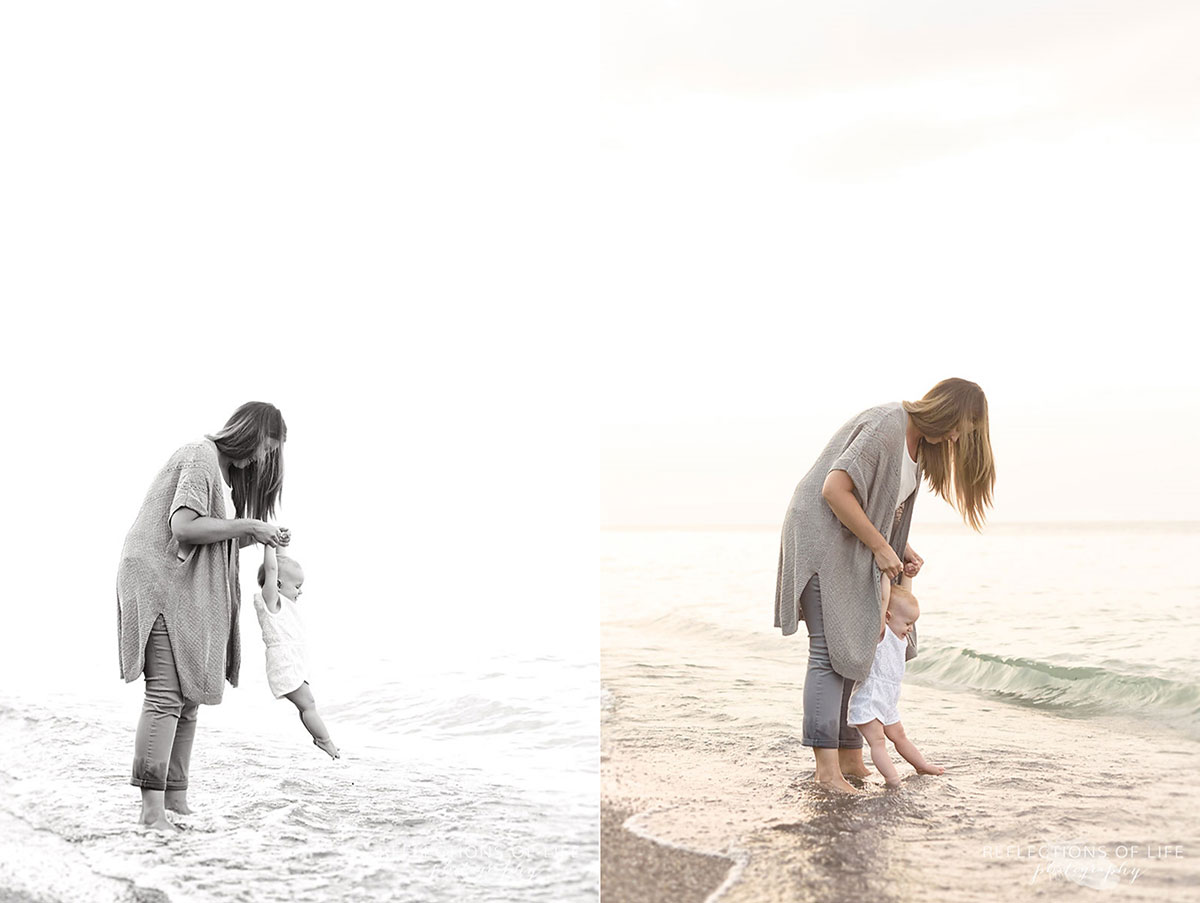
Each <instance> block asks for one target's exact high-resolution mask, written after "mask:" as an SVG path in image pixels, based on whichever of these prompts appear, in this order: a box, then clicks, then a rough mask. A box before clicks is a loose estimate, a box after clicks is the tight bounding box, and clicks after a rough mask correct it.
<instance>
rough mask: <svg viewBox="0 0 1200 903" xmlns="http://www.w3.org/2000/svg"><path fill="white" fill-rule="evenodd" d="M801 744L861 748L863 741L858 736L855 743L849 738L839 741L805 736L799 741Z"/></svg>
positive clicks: (822, 747) (816, 747)
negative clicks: (811, 738)
mask: <svg viewBox="0 0 1200 903" xmlns="http://www.w3.org/2000/svg"><path fill="white" fill-rule="evenodd" d="M800 743H801V745H803V746H811V747H813V748H815V749H862V748H863V741H862V738H861V737H860V738H859V740H858V742H857V743H851V742H850V741H849V740H846V741H843V742H841V743H836V742H830V741H829V740H809V739H808V738H807V737H805V738H804V739H803V740H801V741H800Z"/></svg>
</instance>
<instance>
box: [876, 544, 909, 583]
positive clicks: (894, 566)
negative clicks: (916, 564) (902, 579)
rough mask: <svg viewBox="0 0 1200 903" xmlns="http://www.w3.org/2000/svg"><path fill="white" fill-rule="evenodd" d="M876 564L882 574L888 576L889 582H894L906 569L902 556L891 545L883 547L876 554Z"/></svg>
mask: <svg viewBox="0 0 1200 903" xmlns="http://www.w3.org/2000/svg"><path fill="white" fill-rule="evenodd" d="M875 564H876V566H877V567H878V568H879V570H880V571H881V572H882V573H884V574H887V577H888V579H889V580H894V579H895V578H896V577H897V576H898V575H899V574H900V571H901V570H902V569H903V568H904V564H903V563H902V562H901V561H900V556H899V555H897V554H896V550H895V549H893V548H892V547H891V546H889V545H884V546H881V547H880V549H879V551H878V552H876V553H875Z"/></svg>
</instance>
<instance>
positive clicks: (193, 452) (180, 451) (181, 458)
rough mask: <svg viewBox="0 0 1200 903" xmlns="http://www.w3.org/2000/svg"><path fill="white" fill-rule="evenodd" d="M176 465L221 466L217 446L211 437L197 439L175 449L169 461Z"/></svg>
mask: <svg viewBox="0 0 1200 903" xmlns="http://www.w3.org/2000/svg"><path fill="white" fill-rule="evenodd" d="M169 463H170V464H172V465H175V466H183V465H185V464H200V465H202V466H204V467H212V468H219V462H218V458H217V446H216V445H215V444H214V443H213V441H212V440H211V439H197V440H196V441H194V442H188V443H186V444H185V445H181V446H179V448H177V449H175V453H174V454H173V455H171V460H170V462H169Z"/></svg>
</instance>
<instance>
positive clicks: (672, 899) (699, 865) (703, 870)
mask: <svg viewBox="0 0 1200 903" xmlns="http://www.w3.org/2000/svg"><path fill="white" fill-rule="evenodd" d="M633 814H634V809H632V808H623V807H622V805H621V804H620V803H618V802H616V801H608V800H602V801H601V804H600V887H601V899H602V900H604V901H605V903H703V901H704V900H706V899H708V897H709V895H711V894H712V892H713V891H715V890H716V889H717V888H718V887H720V886H721V883H722V882H723V881H724V880H725V878H726V876H727V875H728V874H729V870H730V868H731V867H732V866H733V865H734V862H733V861H732V860H730V859H725V858H724V857H721V856H705V855H701V854H698V853H691V852H688V851H686V850H680V849H676V848H674V847H670V846H666V845H664V844H660V843H655V842H654V841H651V840H647V839H646V838H644V837H639V836H638V835H637V834H635V833H633V832H632V831H629V830H626V829H625V828H623V827H622V824H623V823H624V822H625V821H626V819H628V818H629V817H630V816H632V815H633Z"/></svg>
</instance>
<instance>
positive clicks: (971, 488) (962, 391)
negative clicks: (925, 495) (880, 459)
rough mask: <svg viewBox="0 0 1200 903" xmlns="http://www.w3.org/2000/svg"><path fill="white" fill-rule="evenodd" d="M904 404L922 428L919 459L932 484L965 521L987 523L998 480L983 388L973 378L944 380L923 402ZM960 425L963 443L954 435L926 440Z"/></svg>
mask: <svg viewBox="0 0 1200 903" xmlns="http://www.w3.org/2000/svg"><path fill="white" fill-rule="evenodd" d="M903 404H904V410H906V411H908V415H909V417H910V418H912V422H913V425H914V426H915V427H916V428H917V429H918V430H919V431H920V433H921V438H920V439H919V440H918V441H917V463H918V464H920V465H921V471H922V473H924V474H925V476H926V478H927V479H928V480H929V486H930V488H931V489H932V490H933V491H934V492H936V493H937V494H938V495H940V496H941V497H942V498H943V499H945V500H946V501H947V502H949V503H950V505H951V506H952V507H954V508H956V509H957V510H958V512H959V513H960V514H961V515H962V518H963V522H964V523H966V524H968V525H969V526H970V527H971V528H972V529H973V530H976V531H978V530H979V529H980V528H982V526H983V523H984V509H986V508H989V507H991V504H992V488H993V487H994V486H995V485H996V465H995V463H994V462H993V460H992V442H991V438H990V437H989V435H988V413H987V410H988V409H987V397H986V396H985V395H984V394H983V389H981V388H979V386H978V385H977V384H976V383H973V382H971V381H970V380H966V379H957V378H951V379H944V380H942V381H941V382H940V383H938V384H937V385H936V386H934V387H933V388H932V389H930V390H929V391H928V392H926V393H925V397H924V398H922V399H921V400H920V401H906V402H904V403H903ZM955 429H957V430H958V431H959V437H958V442H957V443H954V442H951V441H950V440H949V439H945V440H944V441H942V442H936V443H935V442H928V441H926V438H925V437H926V436H932V437H934V438H935V439H936V438H938V437H940V436H949V435H950V432H951V431H952V430H955ZM951 484H953V486H954V488H953V496H952V495H951Z"/></svg>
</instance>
